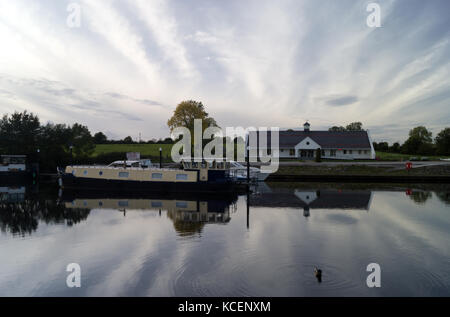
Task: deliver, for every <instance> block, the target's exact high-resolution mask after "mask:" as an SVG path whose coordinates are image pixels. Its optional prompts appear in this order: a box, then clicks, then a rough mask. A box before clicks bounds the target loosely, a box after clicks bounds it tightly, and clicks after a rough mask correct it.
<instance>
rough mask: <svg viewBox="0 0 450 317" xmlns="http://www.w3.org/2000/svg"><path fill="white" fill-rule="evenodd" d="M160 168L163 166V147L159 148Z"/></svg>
mask: <svg viewBox="0 0 450 317" xmlns="http://www.w3.org/2000/svg"><path fill="white" fill-rule="evenodd" d="M159 168H162V148H159Z"/></svg>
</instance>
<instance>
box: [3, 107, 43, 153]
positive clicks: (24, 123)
mask: <svg viewBox="0 0 450 317" xmlns="http://www.w3.org/2000/svg"><path fill="white" fill-rule="evenodd" d="M40 129H41V124H40V122H39V118H38V117H37V116H36V115H34V114H33V113H28V112H27V111H24V112H21V113H19V112H15V113H13V114H12V115H11V116H8V115H4V116H3V118H2V119H1V120H0V149H2V151H3V152H5V153H8V154H30V153H35V152H36V150H37V148H38V144H37V141H38V135H39V132H40Z"/></svg>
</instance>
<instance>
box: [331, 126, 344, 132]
mask: <svg viewBox="0 0 450 317" xmlns="http://www.w3.org/2000/svg"><path fill="white" fill-rule="evenodd" d="M328 131H330V132H344V131H345V128H344V127H343V126H339V127H338V126H334V127H331V128H329V129H328Z"/></svg>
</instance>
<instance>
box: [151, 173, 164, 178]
mask: <svg viewBox="0 0 450 317" xmlns="http://www.w3.org/2000/svg"><path fill="white" fill-rule="evenodd" d="M152 178H153V179H161V178H162V173H152Z"/></svg>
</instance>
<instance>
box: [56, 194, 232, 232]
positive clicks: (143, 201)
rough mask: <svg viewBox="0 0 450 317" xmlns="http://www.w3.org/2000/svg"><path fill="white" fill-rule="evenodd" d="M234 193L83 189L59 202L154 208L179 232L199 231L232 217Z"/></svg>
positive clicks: (79, 205) (79, 206) (96, 206)
mask: <svg viewBox="0 0 450 317" xmlns="http://www.w3.org/2000/svg"><path fill="white" fill-rule="evenodd" d="M236 200H237V195H234V194H222V195H211V194H208V195H207V194H192V193H191V194H183V193H169V194H167V195H161V194H155V193H154V194H145V195H142V194H138V193H135V194H134V195H133V196H130V195H129V194H128V196H127V194H126V193H122V194H116V195H112V194H111V193H103V194H102V193H100V192H92V191H90V192H89V191H85V192H84V194H82V193H79V192H77V193H74V192H66V191H64V192H62V193H61V196H60V201H62V202H63V203H64V207H65V208H67V209H71V208H74V209H83V208H85V209H89V210H92V209H113V210H114V209H115V210H119V211H121V212H124V213H126V212H128V211H130V210H144V211H154V212H158V213H159V214H161V211H166V212H167V217H168V218H170V219H171V220H172V221H173V224H174V227H175V229H176V230H177V231H178V232H179V233H180V234H182V235H187V234H192V233H194V232H200V231H201V229H202V228H203V226H204V225H205V224H208V223H215V224H225V223H228V222H229V221H230V219H231V216H230V206H231V205H234V203H235V202H236Z"/></svg>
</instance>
